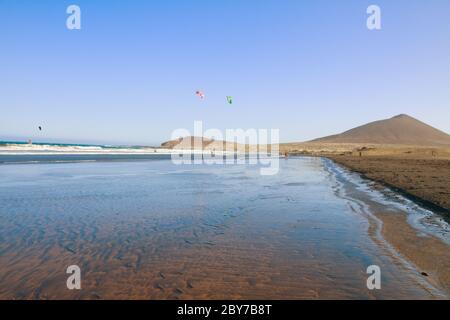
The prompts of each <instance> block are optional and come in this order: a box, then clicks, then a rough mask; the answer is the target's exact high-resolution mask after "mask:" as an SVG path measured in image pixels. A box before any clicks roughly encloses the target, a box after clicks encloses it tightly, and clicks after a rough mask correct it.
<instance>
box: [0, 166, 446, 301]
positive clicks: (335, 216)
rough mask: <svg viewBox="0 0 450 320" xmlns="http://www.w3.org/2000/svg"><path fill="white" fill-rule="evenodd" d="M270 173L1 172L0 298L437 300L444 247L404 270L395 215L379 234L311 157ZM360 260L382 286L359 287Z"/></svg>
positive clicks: (412, 237) (362, 283) (138, 169)
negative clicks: (74, 275)
mask: <svg viewBox="0 0 450 320" xmlns="http://www.w3.org/2000/svg"><path fill="white" fill-rule="evenodd" d="M281 169H282V170H281V172H280V174H279V175H277V176H275V177H262V176H260V175H259V169H258V168H254V169H252V168H246V167H242V166H241V167H236V168H235V167H232V168H227V169H225V168H223V169H222V168H219V169H216V168H214V167H210V168H208V167H207V168H197V169H192V168H173V167H172V166H171V165H170V162H168V161H158V162H153V163H149V164H147V163H111V164H108V163H106V164H105V163H89V164H87V163H84V164H59V165H55V164H48V165H45V164H43V165H22V166H20V165H8V166H5V167H1V168H0V170H3V171H2V173H3V174H2V176H1V179H2V183H1V184H0V185H1V186H2V187H1V190H0V191H1V192H0V198H1V199H0V200H1V201H0V228H1V229H0V231H1V232H0V236H1V240H2V241H1V242H0V252H1V255H0V270H1V273H0V298H1V299H395V298H397V299H407V298H408V299H442V298H445V297H446V292H445V290H446V288H445V285H446V283H447V282H446V280H445V277H442V276H441V274H442V272H441V271H442V268H443V269H445V267H446V266H447V263H448V260H447V257H448V256H446V255H445V254H444V255H441V253H443V250H445V248H448V246H446V247H443V246H442V245H441V244H440V242H438V241H439V240H437V239H434V240H435V242H432V240H433V239H432V238H429V239H424V240H423V241H426V242H423V244H424V245H427V246H430V245H431V246H433V248H435V249H436V250H434V249H433V250H429V252H428V253H427V254H428V256H429V257H431V258H434V259H435V260H436V261H437V262H438V263H437V264H436V265H438V266H439V267H437V268H435V269H433V267H432V266H431V265H429V264H428V263H429V261H430V260H429V259H428V258H427V259H426V260H424V261H425V262H423V263H419V261H418V262H417V265H418V266H420V268H415V267H412V268H411V266H410V264H409V262H408V261H409V260H408V259H409V258H410V257H412V256H408V254H407V253H408V250H409V249H411V248H412V249H414V244H415V243H417V242H416V237H418V235H417V233H414V232H413V231H412V230H409V229H408V227H407V226H408V224H407V222H406V220H405V219H403V220H402V219H398V221H395V224H396V225H397V224H399V223H400V222H403V223H402V228H403V227H404V228H405V230H406V231H408V232H406V231H405V233H404V234H403V233H402V237H400V234H399V233H395V232H390V231H389V230H391V229H390V227H388V226H390V225H394V222H393V223H392V224H390V223H389V222H388V220H387V219H386V220H385V227H384V228H381V226H380V225H379V224H378V223H377V221H375V220H374V218H373V217H372V216H371V214H370V213H369V212H368V209H367V208H365V206H366V204H367V206H368V208H369V207H370V208H372V209H373V208H375V206H379V210H380V212H381V211H383V210H387V209H388V208H389V206H386V205H382V204H379V203H377V202H376V201H373V200H371V199H370V197H369V196H368V195H367V192H361V191H360V190H358V189H357V187H358V184H357V183H353V182H350V181H347V180H346V179H347V178H346V177H344V176H343V175H342V173H341V172H340V171H338V170H337V168H335V166H333V165H332V164H331V163H327V162H324V161H323V160H322V159H319V158H302V159H289V160H288V161H284V162H283V163H282V168H281ZM333 170H335V171H333ZM339 179H340V181H339ZM169 199H171V200H170V201H169ZM371 201H372V202H373V203H371ZM386 212H388V213H389V214H390V215H391V214H392V211H390V210H387V211H386ZM396 214H398V215H399V216H400V217H404V216H402V213H401V211H398V212H397V213H396ZM377 216H380V217H381V213H380V214H378V213H377ZM381 232H383V234H381ZM391 234H394V235H395V236H396V237H397V238H395V237H393V236H391ZM383 235H385V237H383ZM386 240H388V241H386ZM391 241H392V244H393V245H395V248H398V251H397V250H392V248H391V247H390V244H389V242H391ZM405 242H408V243H409V244H410V246H411V247H407V246H405ZM408 248H409V249H408ZM447 252H448V249H447ZM444 253H445V252H444ZM72 264H77V265H79V266H80V268H81V270H82V290H79V291H77V290H73V291H71V290H68V289H67V288H66V287H65V284H66V279H67V277H68V275H67V274H66V273H65V270H66V268H67V266H69V265H72ZM372 264H377V265H380V267H381V268H382V270H383V271H382V272H383V275H382V279H383V287H382V290H378V291H371V290H368V289H367V287H366V279H367V274H366V268H367V266H368V265H372ZM447 269H448V268H447ZM423 270H425V271H426V272H429V274H430V276H429V277H424V276H422V275H421V274H420V272H421V271H423ZM439 270H441V271H439ZM444 271H445V270H444Z"/></svg>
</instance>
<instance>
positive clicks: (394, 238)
mask: <svg viewBox="0 0 450 320" xmlns="http://www.w3.org/2000/svg"><path fill="white" fill-rule="evenodd" d="M326 158H328V159H330V160H331V161H333V162H334V163H336V164H337V165H341V166H342V167H343V168H345V169H347V170H349V171H350V172H354V173H357V174H359V175H360V176H361V177H362V178H363V179H368V180H370V181H374V182H375V184H371V188H374V189H375V190H377V189H383V188H384V187H388V188H389V189H392V190H393V191H394V192H395V193H398V194H400V195H402V196H404V197H405V198H407V199H408V198H409V199H411V200H412V201H413V202H414V203H417V204H419V205H420V206H422V207H424V208H425V209H431V210H432V211H433V212H434V213H437V214H439V215H440V216H442V213H443V212H448V210H447V209H446V208H442V207H440V206H438V205H437V204H435V203H433V202H431V201H429V200H426V199H420V198H418V197H417V196H415V195H411V194H408V192H407V191H405V190H403V189H402V188H399V187H396V186H392V185H391V184H390V183H386V182H384V181H383V180H382V179H381V178H378V179H376V178H372V177H371V176H368V175H367V174H365V171H363V170H362V169H360V167H358V166H356V165H348V163H351V164H352V163H353V162H352V158H355V157H352V158H350V157H348V156H347V157H346V158H345V157H343V156H327V157H326ZM349 158H350V159H349ZM343 159H345V160H347V161H345V160H343ZM353 160H354V159H353ZM357 163H359V162H357ZM382 164H383V162H382V161H381V160H380V165H382ZM361 167H362V166H361ZM377 184H378V185H377ZM364 201H365V202H366V203H367V204H368V205H369V207H370V210H371V212H372V213H373V214H374V216H375V217H376V218H377V219H379V220H380V221H381V230H380V233H381V236H382V238H383V239H385V241H387V242H388V243H389V244H390V245H391V246H392V247H393V248H394V250H395V251H396V252H398V254H399V255H400V256H401V257H403V258H405V259H406V260H407V261H408V262H410V263H412V265H413V266H414V267H415V269H417V270H418V274H416V276H418V277H422V278H423V279H424V280H426V281H427V282H429V283H431V284H432V285H433V286H435V287H437V288H441V289H442V290H443V291H444V292H445V294H446V295H447V296H449V295H450V290H449V288H450V268H449V266H450V251H449V250H448V248H449V246H448V244H447V243H445V242H444V241H443V240H442V239H440V238H439V237H438V236H436V235H434V234H431V233H428V232H427V233H425V232H423V231H422V230H420V229H418V228H416V227H415V226H413V225H412V224H411V223H410V221H408V216H409V213H408V212H407V211H406V210H398V209H395V210H393V211H386V209H385V208H384V207H383V206H381V205H380V204H379V203H377V202H376V201H372V200H371V199H364ZM423 204H425V206H423ZM426 204H430V205H429V206H426ZM430 206H431V207H430ZM433 208H438V209H439V210H438V211H437V212H436V211H434V210H433ZM443 218H444V219H445V220H447V222H448V219H446V218H448V216H447V217H446V216H443ZM369 233H373V231H372V232H370V230H369ZM374 237H375V235H374ZM437 257H439V259H437Z"/></svg>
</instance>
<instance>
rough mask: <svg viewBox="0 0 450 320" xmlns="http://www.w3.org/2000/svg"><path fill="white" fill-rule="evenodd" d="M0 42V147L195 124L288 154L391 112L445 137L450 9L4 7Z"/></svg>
mask: <svg viewBox="0 0 450 320" xmlns="http://www.w3.org/2000/svg"><path fill="white" fill-rule="evenodd" d="M70 4H76V5H79V6H80V8H81V12H82V16H81V24H82V29H81V30H72V31H71V30H68V29H67V28H66V18H67V16H68V15H67V14H66V8H67V6H68V5H70ZM370 4H377V5H379V6H380V7H381V10H382V30H380V31H369V30H368V29H367V28H366V18H367V14H366V8H367V7H368V5H370ZM0 39H1V42H0V139H7V138H32V139H34V140H36V141H54V140H57V141H61V142H63V141H67V142H87V143H89V142H93V143H117V144H150V145H155V144H159V143H160V142H162V141H164V140H168V139H169V138H170V135H171V133H172V131H173V130H175V129H177V128H187V129H191V130H192V127H193V122H194V120H202V121H203V122H204V127H205V128H219V129H223V130H224V129H226V128H243V129H246V128H268V129H269V128H279V129H280V137H281V140H282V141H284V142H287V141H302V140H308V139H312V138H316V137H320V136H325V135H329V134H333V133H338V132H340V131H343V130H346V129H349V128H351V127H354V126H357V125H360V124H364V123H366V122H369V121H373V120H377V119H383V118H388V117H391V116H394V115H396V114H399V113H407V114H410V115H411V116H414V117H416V118H418V119H420V120H422V121H424V122H427V123H429V124H431V125H433V126H435V127H437V128H439V129H441V130H444V131H446V132H447V133H449V132H450V90H449V88H450V58H449V57H450V1H447V0H433V1H424V0H421V1H415V0H408V1H406V0H397V1H379V0H373V1H365V0H346V1H331V0H328V1H325V0H315V1H313V0H310V1H300V0H295V1H294V0H293V1H264V0H227V1H225V0H216V1H211V0H209V1H206V0H195V1H181V0H180V1H170V0H168V1H158V2H156V1H100V0H97V1H94V0H90V1H75V0H74V1H23V0H0ZM198 89H200V90H202V91H204V92H205V94H206V99H205V100H204V101H199V99H198V98H197V97H196V96H195V94H194V93H195V91H196V90H198ZM227 95H231V96H233V98H234V104H233V105H228V104H227V103H226V96H227ZM39 125H42V126H43V127H44V130H43V131H42V132H39V131H38V130H37V127H38V126H39Z"/></svg>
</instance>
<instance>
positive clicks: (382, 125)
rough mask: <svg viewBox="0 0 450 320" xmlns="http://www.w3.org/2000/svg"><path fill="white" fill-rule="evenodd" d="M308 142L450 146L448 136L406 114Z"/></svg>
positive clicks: (449, 136)
mask: <svg viewBox="0 0 450 320" xmlns="http://www.w3.org/2000/svg"><path fill="white" fill-rule="evenodd" d="M310 142H321V143H376V144H402V145H417V146H450V135H448V134H447V133H445V132H443V131H440V130H438V129H436V128H433V127H432V126H429V125H427V124H426V123H423V122H421V121H419V120H417V119H414V118H413V117H410V116H408V115H406V114H400V115H398V116H395V117H393V118H390V119H386V120H379V121H374V122H370V123H368V124H365V125H363V126H360V127H356V128H353V129H351V130H348V131H345V132H343V133H340V134H336V135H332V136H327V137H323V138H319V139H315V140H312V141H310Z"/></svg>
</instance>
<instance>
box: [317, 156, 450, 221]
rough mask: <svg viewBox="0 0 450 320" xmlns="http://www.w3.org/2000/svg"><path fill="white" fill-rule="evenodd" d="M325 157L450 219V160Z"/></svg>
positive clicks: (390, 157)
mask: <svg viewBox="0 0 450 320" xmlns="http://www.w3.org/2000/svg"><path fill="white" fill-rule="evenodd" d="M326 158H328V159H330V160H332V161H334V162H336V163H338V164H340V165H342V166H344V167H346V168H348V169H350V170H351V171H354V172H357V173H359V174H360V175H361V176H362V177H364V178H366V179H369V180H372V181H374V182H376V183H378V184H380V185H382V186H384V187H388V188H390V189H392V190H393V191H395V192H397V193H400V194H402V195H403V196H405V197H407V198H409V199H410V200H412V201H414V202H416V203H419V204H420V205H422V206H424V207H426V208H429V209H431V210H433V211H435V212H436V213H439V214H441V215H442V216H443V217H444V218H445V219H446V220H447V221H449V220H450V160H449V159H430V158H418V157H417V158H405V157H393V156H370V157H357V156H348V155H345V156H344V155H331V156H330V155H329V156H326Z"/></svg>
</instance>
